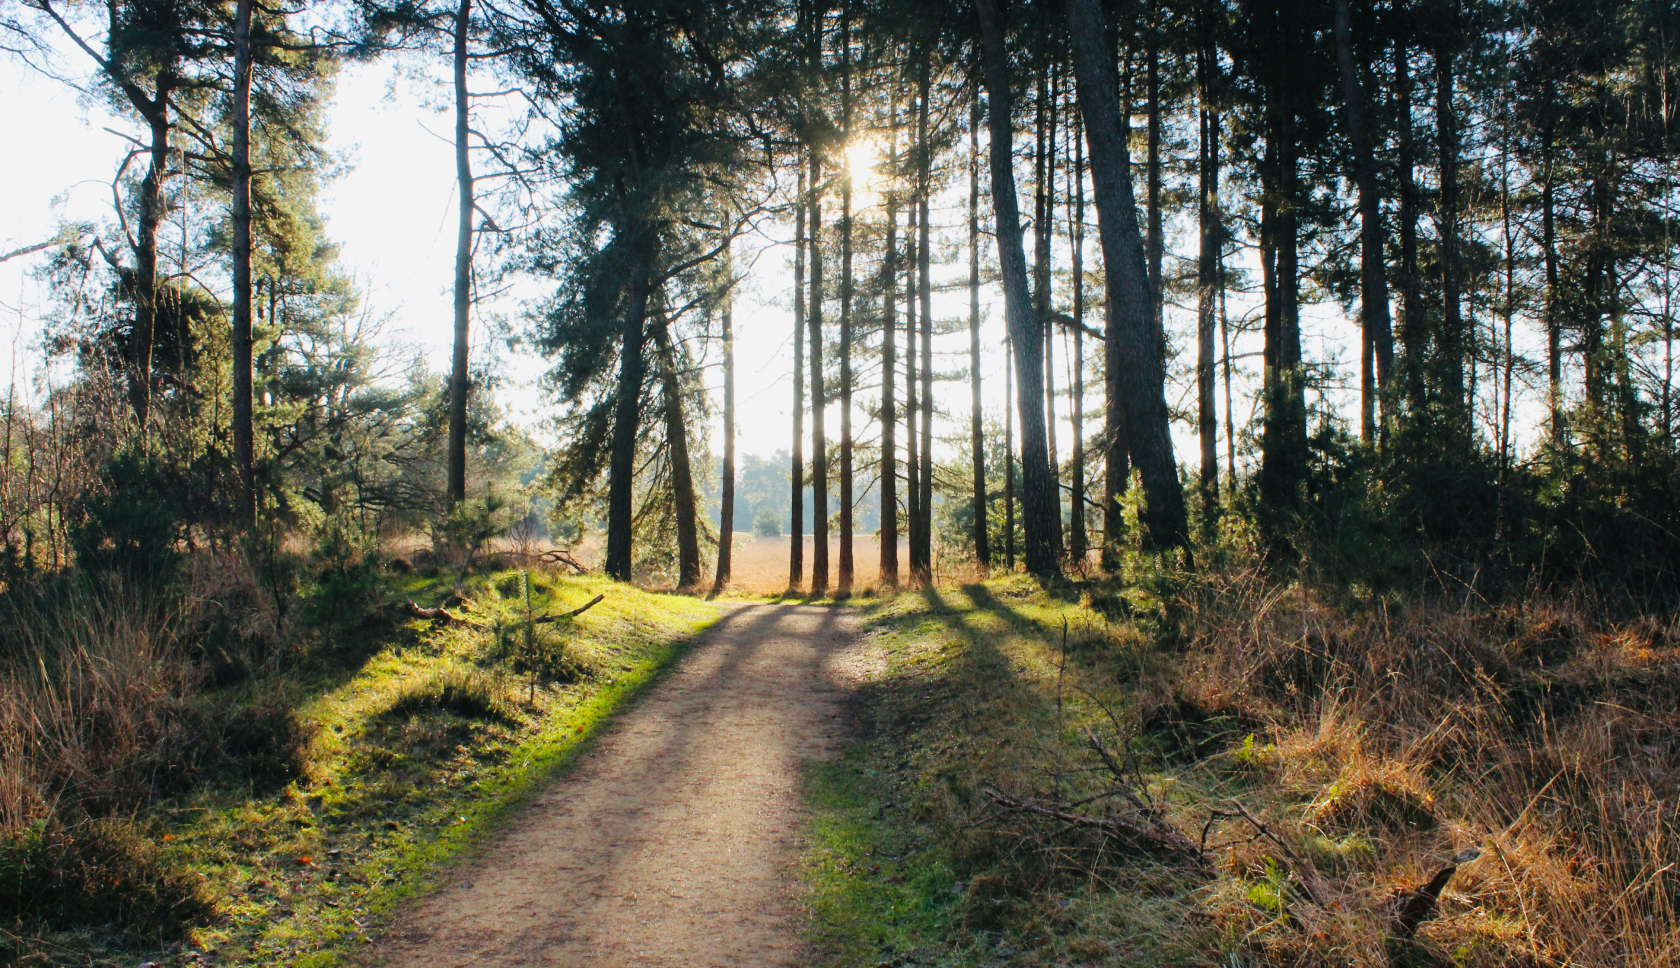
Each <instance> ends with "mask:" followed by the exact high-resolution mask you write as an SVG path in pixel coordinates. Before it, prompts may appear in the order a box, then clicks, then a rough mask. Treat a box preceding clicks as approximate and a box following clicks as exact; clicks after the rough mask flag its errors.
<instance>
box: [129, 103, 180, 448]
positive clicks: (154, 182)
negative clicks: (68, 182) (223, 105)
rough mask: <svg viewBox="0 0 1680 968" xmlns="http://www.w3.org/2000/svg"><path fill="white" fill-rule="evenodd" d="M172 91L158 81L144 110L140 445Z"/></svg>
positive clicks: (148, 393) (136, 396) (133, 380)
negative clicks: (146, 160)
mask: <svg viewBox="0 0 1680 968" xmlns="http://www.w3.org/2000/svg"><path fill="white" fill-rule="evenodd" d="M172 90H173V88H172V87H168V86H166V85H165V84H164V83H163V81H162V80H160V81H159V83H158V94H157V98H156V102H155V103H156V107H155V109H154V110H152V111H149V112H146V115H147V122H148V127H150V128H151V134H152V142H151V145H150V148H151V152H150V154H151V161H150V164H149V165H148V167H147V168H146V177H145V178H144V179H143V180H142V181H141V182H140V220H139V221H140V227H139V238H138V239H136V244H135V247H134V261H135V269H134V350H133V362H132V364H131V366H132V367H133V372H132V373H131V374H130V378H129V397H130V406H131V407H132V408H133V410H134V420H135V425H136V428H137V430H138V433H139V438H140V441H141V444H142V446H144V445H145V442H146V441H147V439H148V436H149V434H148V432H147V424H148V423H149V422H150V420H151V407H152V356H153V353H154V347H155V346H156V344H157V307H158V294H157V277H158V272H157V262H158V255H157V251H158V243H157V237H158V226H159V225H160V224H161V223H162V222H163V216H164V214H165V213H166V212H167V210H168V208H167V206H166V205H165V203H164V197H163V182H164V179H165V178H167V177H168V174H169V154H170V146H169V131H170V125H169V115H168V111H169V105H168V102H167V100H166V99H167V98H168V97H169V95H170V92H171V91H172Z"/></svg>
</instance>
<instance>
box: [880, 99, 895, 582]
mask: <svg viewBox="0 0 1680 968" xmlns="http://www.w3.org/2000/svg"><path fill="white" fill-rule="evenodd" d="M895 101H896V98H895ZM894 107H895V108H896V107H897V105H896V103H895V104H894ZM893 113H894V115H895V116H896V114H897V111H896V110H895V111H894V112H893ZM897 154H898V132H897V130H896V129H895V130H894V131H893V146H892V156H893V157H896V156H897ZM886 194H887V251H886V258H885V260H884V263H883V265H882V267H881V276H882V290H883V292H882V295H881V308H882V309H883V310H884V311H885V312H886V318H885V319H884V320H882V323H881V584H882V585H884V586H886V587H887V588H897V587H898V439H897V438H898V411H897V404H898V401H897V400H895V399H894V387H893V383H894V382H895V381H896V379H897V377H898V373H897V369H898V318H897V317H898V195H897V194H896V193H895V192H894V191H893V190H892V189H890V188H889V189H888V191H887V193H886Z"/></svg>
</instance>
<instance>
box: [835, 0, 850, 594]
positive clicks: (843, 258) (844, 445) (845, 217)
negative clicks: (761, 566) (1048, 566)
mask: <svg viewBox="0 0 1680 968" xmlns="http://www.w3.org/2000/svg"><path fill="white" fill-rule="evenodd" d="M848 9H849V8H848ZM851 38H852V35H851V25H850V23H849V22H847V23H845V24H844V25H843V26H842V28H841V31H840V114H841V131H842V133H843V134H844V135H845V139H846V143H847V144H850V143H851V140H852V134H851V132H852V54H851V46H852V39H851ZM852 476H853V475H852V166H851V164H850V163H849V162H848V163H846V164H845V165H844V167H843V168H842V169H841V173H840V569H839V574H838V575H837V581H836V589H837V593H838V594H840V595H849V594H851V592H852V573H853V562H852Z"/></svg>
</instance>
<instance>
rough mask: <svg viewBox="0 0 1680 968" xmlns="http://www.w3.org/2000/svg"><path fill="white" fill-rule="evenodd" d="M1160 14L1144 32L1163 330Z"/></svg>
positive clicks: (1156, 302)
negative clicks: (1156, 20)
mask: <svg viewBox="0 0 1680 968" xmlns="http://www.w3.org/2000/svg"><path fill="white" fill-rule="evenodd" d="M1157 10H1158V8H1157V6H1156V4H1155V3H1153V2H1152V3H1150V5H1149V20H1148V22H1147V23H1146V24H1144V30H1146V31H1148V41H1147V44H1146V47H1147V50H1146V51H1145V54H1144V56H1145V58H1146V59H1147V60H1148V61H1149V66H1148V67H1147V68H1146V70H1145V75H1146V76H1145V80H1144V84H1145V85H1146V86H1147V87H1148V89H1149V90H1148V93H1147V95H1146V97H1147V98H1148V102H1147V105H1146V107H1145V112H1146V115H1147V120H1148V132H1147V136H1148V141H1147V151H1148V158H1147V159H1146V163H1145V166H1144V167H1145V174H1146V178H1147V190H1148V193H1149V197H1148V200H1147V203H1146V204H1147V206H1148V219H1149V227H1148V231H1149V237H1148V239H1147V240H1146V241H1145V245H1146V246H1147V251H1148V257H1149V295H1150V299H1151V300H1152V302H1151V307H1152V309H1153V311H1154V313H1155V320H1156V323H1155V325H1156V327H1157V328H1161V327H1162V326H1163V325H1164V317H1163V315H1162V313H1163V310H1164V308H1165V304H1164V302H1163V297H1164V294H1163V292H1162V285H1161V255H1162V251H1163V249H1164V246H1163V244H1162V232H1161V33H1160V30H1159V28H1158V26H1157V24H1156V22H1155V17H1156V13H1157Z"/></svg>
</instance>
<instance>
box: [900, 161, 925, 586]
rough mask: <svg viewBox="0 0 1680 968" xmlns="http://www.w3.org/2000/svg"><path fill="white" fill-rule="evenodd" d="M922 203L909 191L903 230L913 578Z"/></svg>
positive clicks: (907, 505)
mask: <svg viewBox="0 0 1680 968" xmlns="http://www.w3.org/2000/svg"><path fill="white" fill-rule="evenodd" d="M918 206H919V202H918V200H917V198H916V193H915V191H914V190H912V191H911V193H910V205H909V211H908V212H907V213H906V216H905V217H906V224H905V229H904V253H905V260H904V528H905V532H906V534H905V538H906V539H907V540H906V541H905V550H906V551H907V552H908V554H909V559H910V560H909V565H910V580H911V582H916V581H918V580H919V578H918V575H919V567H920V565H921V561H920V550H921V543H920V542H919V541H918V540H917V539H918V537H919V536H920V533H921V521H922V470H923V467H922V462H921V453H920V450H921V448H920V447H919V446H918V442H917V440H916V418H917V417H918V416H920V415H921V412H922V410H921V402H920V401H921V394H920V392H919V390H918V388H917V386H916V370H917V366H916V363H917V350H916V296H917V294H918V289H917V285H916V226H917V224H919V222H920V219H919V218H918V214H919V213H918V212H917V208H918Z"/></svg>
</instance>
